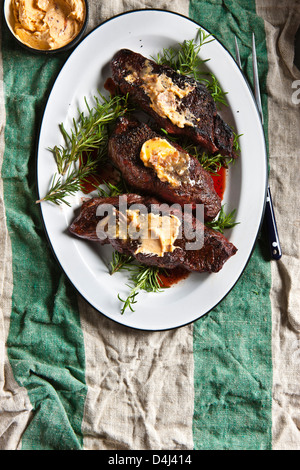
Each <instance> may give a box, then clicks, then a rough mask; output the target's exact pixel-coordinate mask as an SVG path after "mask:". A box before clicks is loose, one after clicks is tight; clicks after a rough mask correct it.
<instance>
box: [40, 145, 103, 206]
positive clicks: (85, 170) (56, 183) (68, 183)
mask: <svg viewBox="0 0 300 470" xmlns="http://www.w3.org/2000/svg"><path fill="white" fill-rule="evenodd" d="M98 164H99V160H98V159H94V158H93V157H91V155H90V154H87V158H86V160H85V162H83V163H81V164H80V165H79V166H78V167H76V166H73V167H69V169H68V172H67V175H66V176H65V178H63V177H62V176H61V175H58V174H57V173H55V174H54V176H53V178H52V183H51V187H50V189H49V191H48V193H47V194H46V196H45V197H43V198H42V199H39V200H38V201H36V203H37V204H38V203H40V202H43V201H49V202H53V203H54V204H57V205H60V204H62V203H64V204H67V205H68V206H70V203H69V202H68V201H67V199H66V197H67V196H71V195H74V194H75V193H76V192H77V191H79V190H80V189H81V185H82V183H83V182H85V181H87V179H88V177H89V176H90V175H92V174H93V173H94V172H95V169H96V168H97V166H98Z"/></svg>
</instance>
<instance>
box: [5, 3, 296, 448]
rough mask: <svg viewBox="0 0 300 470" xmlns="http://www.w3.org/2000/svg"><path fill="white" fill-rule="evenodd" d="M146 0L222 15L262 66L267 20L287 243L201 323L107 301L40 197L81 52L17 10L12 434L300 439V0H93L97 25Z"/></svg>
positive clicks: (222, 31) (281, 223) (78, 438)
mask: <svg viewBox="0 0 300 470" xmlns="http://www.w3.org/2000/svg"><path fill="white" fill-rule="evenodd" d="M140 8H160V9H167V10H172V11H175V12H178V13H181V14H183V15H185V16H188V17H190V18H192V19H194V20H196V21H197V22H199V24H201V25H202V26H203V27H204V28H206V29H208V30H209V31H211V32H212V33H213V34H214V35H215V36H216V38H217V39H219V40H220V41H221V42H222V43H223V44H224V45H225V46H226V47H227V48H228V49H229V50H230V51H231V52H232V54H234V36H235V35H236V36H237V37H238V39H239V44H240V45H241V58H242V63H243V66H244V69H245V70H246V73H248V74H249V80H250V82H251V80H252V73H251V64H252V60H251V33H252V32H253V31H254V32H255V34H256V44H257V54H258V66H259V72H260V81H261V91H262V102H263V111H264V118H265V129H266V140H267V144H268V152H269V165H270V185H271V188H272V194H273V199H274V205H275V210H276V215H277V223H278V228H279V232H280V239H281V243H282V249H283V256H282V259H281V260H280V261H278V262H275V261H272V262H270V260H269V258H268V248H267V241H266V234H265V231H264V229H263V230H262V232H261V234H260V236H259V238H258V240H257V243H256V246H255V250H254V253H253V255H252V257H251V259H250V262H249V264H248V265H247V268H246V270H245V271H244V273H243V275H242V277H241V278H240V280H239V281H238V283H237V284H236V286H235V287H234V288H233V290H232V291H231V292H230V293H229V295H228V296H227V297H226V298H225V299H224V300H223V301H222V302H221V303H220V304H219V305H218V306H217V307H216V308H215V309H214V310H213V311H211V312H210V313H209V314H208V315H206V316H205V317H203V318H202V319H200V320H198V321H196V322H195V323H194V324H190V325H188V326H185V327H182V328H179V329H174V330H171V331H163V332H143V331H136V330H131V329H130V328H126V327H122V326H120V325H117V324H116V323H114V322H112V321H110V320H109V319H107V318H105V317H103V316H102V315H101V314H99V313H98V312H96V311H95V310H93V308H92V307H91V306H89V305H88V304H87V303H86V302H85V301H84V300H83V299H82V298H81V297H79V296H78V295H77V293H76V291H75V290H74V288H73V287H72V286H71V285H70V283H69V281H68V279H67V278H66V276H65V275H64V273H63V272H62V271H61V270H60V267H59V266H58V265H57V262H56V260H55V259H54V257H53V255H52V253H51V250H50V248H49V245H48V242H47V240H46V236H45V233H44V230H43V225H42V221H41V216H40V212H39V210H38V207H37V206H36V204H35V200H36V182H35V166H36V153H35V151H36V147H35V145H36V139H37V133H38V126H39V122H40V119H41V116H42V113H43V109H44V105H45V102H46V98H47V96H48V93H49V91H50V90H51V87H52V84H53V82H54V79H55V77H56V76H57V73H58V72H59V70H60V68H61V66H62V65H63V63H64V61H65V60H66V58H67V56H53V57H52V56H51V57H45V56H35V55H32V54H30V53H27V52H25V51H24V50H23V49H21V48H20V47H19V46H18V45H16V44H15V42H14V41H13V40H12V39H11V37H10V35H9V33H8V30H7V28H6V26H5V25H4V21H3V19H2V23H1V49H0V168H1V179H0V295H1V297H0V346H1V353H0V449H5V450H11V449H12V450H15V449H30V450H41V449H49V450H59V449H63V450H69V449H84V450H100V449H106V450H193V449H194V450H202V449H205V450H210V449H213V450H217V449H220V450H226V449H230V450H236V449H242V450H247V449H251V450H255V449H262V450H268V449H274V450H275V449H276V450H277V449H287V450H288V449H289V450H290V449H300V431H299V422H300V398H299V397H300V308H299V307H300V306H299V300H300V288H299V286H300V279H299V272H300V266H299V257H300V253H299V228H300V227H299V221H300V219H299V194H300V189H299V188H300V186H299V183H298V178H299V173H298V171H299V156H300V151H299V149H300V133H299V127H300V113H299V110H300V72H299V70H298V69H297V68H296V66H295V65H294V37H295V34H296V32H297V30H298V28H299V25H300V2H299V0H294V1H293V0H290V1H289V2H281V3H280V4H279V3H278V2H277V1H276V0H256V1H255V0H237V1H231V0H223V1H221V0H190V1H189V0H172V1H168V0H157V1H152V0H148V1H146V0H140V1H135V0H125V1H120V0H116V1H114V2H109V1H106V0H103V1H101V2H98V1H97V0H89V9H90V16H89V24H88V31H89V30H91V29H92V28H94V27H95V26H97V25H99V24H100V23H101V22H103V21H104V20H106V19H108V18H109V17H112V16H113V15H116V14H119V13H121V12H123V11H129V10H133V9H140Z"/></svg>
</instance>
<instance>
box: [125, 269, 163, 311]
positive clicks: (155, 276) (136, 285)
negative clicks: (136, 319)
mask: <svg viewBox="0 0 300 470" xmlns="http://www.w3.org/2000/svg"><path fill="white" fill-rule="evenodd" d="M132 268H133V269H132V274H131V276H130V279H129V281H130V283H131V284H127V285H128V287H130V292H129V294H128V296H127V298H126V299H122V298H121V297H120V295H119V294H118V299H119V300H120V301H121V302H122V303H123V306H122V308H121V314H122V315H123V313H124V312H125V310H126V309H127V308H129V309H130V310H131V311H132V312H134V308H133V305H134V304H136V302H137V300H136V297H137V295H138V293H139V291H140V290H144V291H146V292H161V291H162V289H161V284H160V277H159V274H160V268H159V267H157V266H144V265H141V264H137V265H132Z"/></svg>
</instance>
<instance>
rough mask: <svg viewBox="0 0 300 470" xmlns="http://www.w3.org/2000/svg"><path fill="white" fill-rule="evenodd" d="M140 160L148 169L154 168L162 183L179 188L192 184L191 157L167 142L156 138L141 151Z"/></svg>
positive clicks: (145, 144) (148, 142)
mask: <svg viewBox="0 0 300 470" xmlns="http://www.w3.org/2000/svg"><path fill="white" fill-rule="evenodd" d="M140 158H141V160H142V161H143V163H144V165H145V166H146V167H150V168H153V169H154V171H155V172H156V174H157V177H158V178H159V179H160V180H161V181H166V182H168V183H170V185H171V186H173V187H177V186H179V185H180V184H182V183H184V182H189V183H192V181H191V180H190V175H189V166H190V156H189V154H188V153H186V152H180V151H179V150H177V149H176V148H175V147H173V145H171V144H170V143H169V142H168V141H167V140H165V139H162V138H160V137H154V138H153V139H150V140H147V141H146V142H145V143H144V144H143V146H142V149H141V153H140Z"/></svg>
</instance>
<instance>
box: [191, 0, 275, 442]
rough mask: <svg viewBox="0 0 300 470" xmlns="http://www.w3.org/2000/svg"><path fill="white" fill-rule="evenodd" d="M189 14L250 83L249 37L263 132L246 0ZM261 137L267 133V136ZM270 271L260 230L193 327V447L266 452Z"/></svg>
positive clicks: (196, 0)
mask: <svg viewBox="0 0 300 470" xmlns="http://www.w3.org/2000/svg"><path fill="white" fill-rule="evenodd" d="M190 16H191V18H192V19H194V20H196V21H197V22H198V23H199V24H200V25H202V26H203V27H204V28H206V29H208V30H209V31H210V32H211V33H212V34H213V35H214V36H215V37H216V38H217V39H218V40H219V41H220V42H221V43H222V44H223V45H224V46H225V47H227V49H228V50H229V51H230V52H231V53H232V55H233V56H234V54H235V47H234V35H236V36H237V37H238V40H239V46H240V53H241V59H242V65H243V68H244V71H245V72H246V74H248V79H249V81H250V83H251V82H252V57H251V39H252V32H253V31H254V32H255V35H256V46H257V54H258V66H259V72H260V84H261V92H262V103H263V111H264V118H265V129H267V128H268V127H267V126H268V114H267V93H266V78H267V71H268V61H267V49H266V39H265V31H264V23H263V21H262V19H261V18H259V17H258V16H257V15H256V10H255V1H253V0H238V1H231V0H223V1H221V0H211V1H204V0H201V1H200V0H191V2H190ZM266 137H267V135H266ZM270 288H271V269H270V262H269V261H268V254H267V246H266V237H265V233H264V230H263V231H262V233H261V236H260V237H259V239H258V241H257V243H256V246H255V250H254V252H253V255H252V257H251V259H250V262H249V263H248V265H247V267H246V269H245V271H244V273H243V274H242V276H241V278H240V280H239V281H238V283H237V284H236V286H235V287H234V288H233V290H232V291H231V292H230V293H229V295H228V296H227V297H226V298H225V299H224V300H223V301H222V302H221V303H220V304H219V305H218V306H217V307H216V308H215V309H214V310H213V311H212V312H210V314H208V315H207V316H206V317H204V318H202V319H200V320H199V321H198V322H196V323H195V324H194V363H195V376H194V381H195V411H194V426H193V432H194V446H195V449H199V450H200V449H206V450H208V449H213V450H218V449H220V450H226V449H230V450H235V449H241V450H248V449H252V450H253V449H254V450H255V449H264V450H265V449H270V448H271V445H272V444H271V442H272V436H271V430H272V414H271V406H272V350H271V331H272V328H271V304H270V300H269V292H270Z"/></svg>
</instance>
